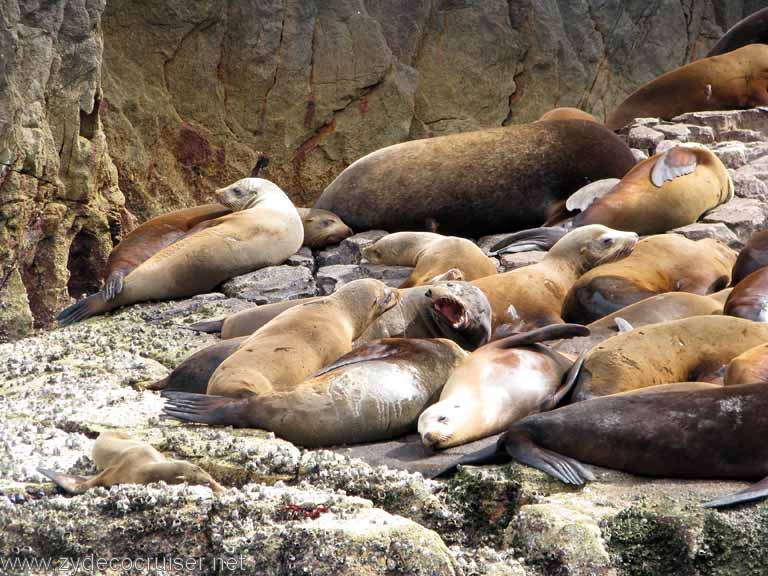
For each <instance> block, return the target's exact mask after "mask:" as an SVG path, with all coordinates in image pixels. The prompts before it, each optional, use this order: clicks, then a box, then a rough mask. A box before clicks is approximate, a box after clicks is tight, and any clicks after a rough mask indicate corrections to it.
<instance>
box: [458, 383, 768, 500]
mask: <svg viewBox="0 0 768 576" xmlns="http://www.w3.org/2000/svg"><path fill="white" fill-rule="evenodd" d="M765 392H766V389H765V384H747V385H742V386H726V387H721V386H711V385H707V384H702V383H686V384H683V385H679V384H671V385H667V386H657V387H655V388H654V389H652V390H645V391H642V393H631V394H616V395H614V396H608V397H605V398H596V399H594V400H589V401H587V402H579V403H577V404H570V405H568V406H564V407H562V408H558V409H557V410H553V411H551V412H544V413H542V414H534V415H531V416H528V417H527V418H524V419H522V420H520V421H518V422H516V423H515V424H513V425H512V426H511V427H510V428H509V430H508V431H507V432H506V433H505V434H504V435H503V436H502V437H501V438H499V441H498V444H497V445H496V446H491V448H490V449H488V450H485V451H483V452H482V453H481V452H478V453H475V454H473V455H469V456H468V457H465V458H464V459H463V460H462V461H460V462H459V463H462V464H480V463H485V462H489V461H499V460H500V459H502V458H503V459H506V460H508V457H510V456H511V457H512V458H513V459H514V460H517V461H518V462H522V463H523V464H527V465H528V466H533V467H534V468H537V469H539V470H541V471H542V472H545V473H546V474H549V475H550V476H553V477H554V478H557V479H558V480H560V481H561V482H564V483H566V484H573V485H577V486H580V485H582V484H584V483H585V482H587V481H589V480H593V479H594V476H593V474H592V472H590V470H589V469H588V468H587V467H586V466H584V465H583V464H582V463H588V464H594V465H596V466H604V467H606V468H613V469H616V470H622V471H624V472H629V473H632V474H642V475H645V476H659V477H672V478H713V479H714V478H718V479H726V478H727V479H740V480H754V479H755V478H761V477H764V476H765V475H767V474H768V443H766V442H765V434H764V433H767V434H768V418H766V417H765V414H766V411H767V410H768V394H766V393H765ZM702 423H706V425H703V424H702ZM505 456H506V458H505ZM452 468H454V467H451V469H452ZM766 495H768V482H766V480H763V481H761V482H759V483H757V484H755V485H753V486H750V487H749V488H747V489H746V490H742V491H740V492H737V493H735V494H733V495H730V496H725V497H723V498H718V499H716V500H714V501H712V502H708V503H706V504H704V506H705V507H718V506H726V505H730V504H735V503H737V502H747V501H749V500H755V499H757V498H763V497H765V496H766Z"/></svg>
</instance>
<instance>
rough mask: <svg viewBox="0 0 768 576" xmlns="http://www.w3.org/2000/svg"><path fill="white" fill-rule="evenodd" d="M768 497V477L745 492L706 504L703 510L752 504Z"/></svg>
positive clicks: (741, 491) (740, 491)
mask: <svg viewBox="0 0 768 576" xmlns="http://www.w3.org/2000/svg"><path fill="white" fill-rule="evenodd" d="M766 497H768V477H767V478H763V479H762V480H760V482H757V483H755V484H752V486H749V487H748V488H745V489H744V490H739V491H738V492H734V493H733V494H727V495H726V496H721V497H720V498H715V499H714V500H710V501H709V502H704V503H703V504H702V505H701V507H702V508H721V507H723V506H733V505H734V504H741V503H743V502H751V501H753V500H760V499H761V498H766Z"/></svg>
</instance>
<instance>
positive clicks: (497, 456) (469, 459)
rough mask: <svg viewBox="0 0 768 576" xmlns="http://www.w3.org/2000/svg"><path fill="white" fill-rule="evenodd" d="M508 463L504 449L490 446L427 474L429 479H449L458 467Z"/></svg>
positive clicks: (493, 445) (494, 445)
mask: <svg viewBox="0 0 768 576" xmlns="http://www.w3.org/2000/svg"><path fill="white" fill-rule="evenodd" d="M507 462H509V456H508V455H507V454H506V452H505V451H504V447H503V446H500V445H499V444H498V443H496V444H491V445H490V446H486V447H485V448H483V449H481V450H478V451H477V452H472V453H471V454H465V455H464V456H461V457H459V458H457V459H456V461H455V462H452V463H451V464H449V465H447V466H446V467H445V468H442V469H440V470H438V471H436V472H434V473H433V474H428V477H429V478H450V477H451V476H453V475H454V474H456V472H457V471H458V469H459V466H479V465H482V464H506V463H507Z"/></svg>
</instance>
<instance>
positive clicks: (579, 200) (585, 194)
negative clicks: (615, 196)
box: [565, 178, 621, 212]
mask: <svg viewBox="0 0 768 576" xmlns="http://www.w3.org/2000/svg"><path fill="white" fill-rule="evenodd" d="M619 182H621V180H620V179H619V178H605V179H603V180H597V181H596V182H590V183H589V184H587V185H586V186H582V187H581V188H579V189H578V190H576V192H574V193H573V194H571V195H570V196H569V197H568V200H566V201H565V207H566V208H567V209H568V211H570V212H573V211H574V210H579V211H581V212H584V211H585V210H586V209H587V208H589V207H590V206H591V205H592V204H594V203H595V201H597V200H599V199H600V198H602V197H603V196H606V195H607V194H609V193H610V192H611V190H613V189H614V188H615V187H616V184H618V183H619Z"/></svg>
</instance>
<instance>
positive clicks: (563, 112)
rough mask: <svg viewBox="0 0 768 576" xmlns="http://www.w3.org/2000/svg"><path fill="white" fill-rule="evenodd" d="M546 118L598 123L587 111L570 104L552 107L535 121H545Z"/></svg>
mask: <svg viewBox="0 0 768 576" xmlns="http://www.w3.org/2000/svg"><path fill="white" fill-rule="evenodd" d="M548 120H586V121H587V122H595V123H597V124H600V122H599V121H598V119H597V118H595V117H594V116H592V114H590V113H589V112H584V110H579V109H578V108H571V107H570V106H563V107H561V108H553V109H552V110H549V111H548V112H544V114H542V115H541V117H540V118H539V119H538V120H537V122H546V121H548Z"/></svg>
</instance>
